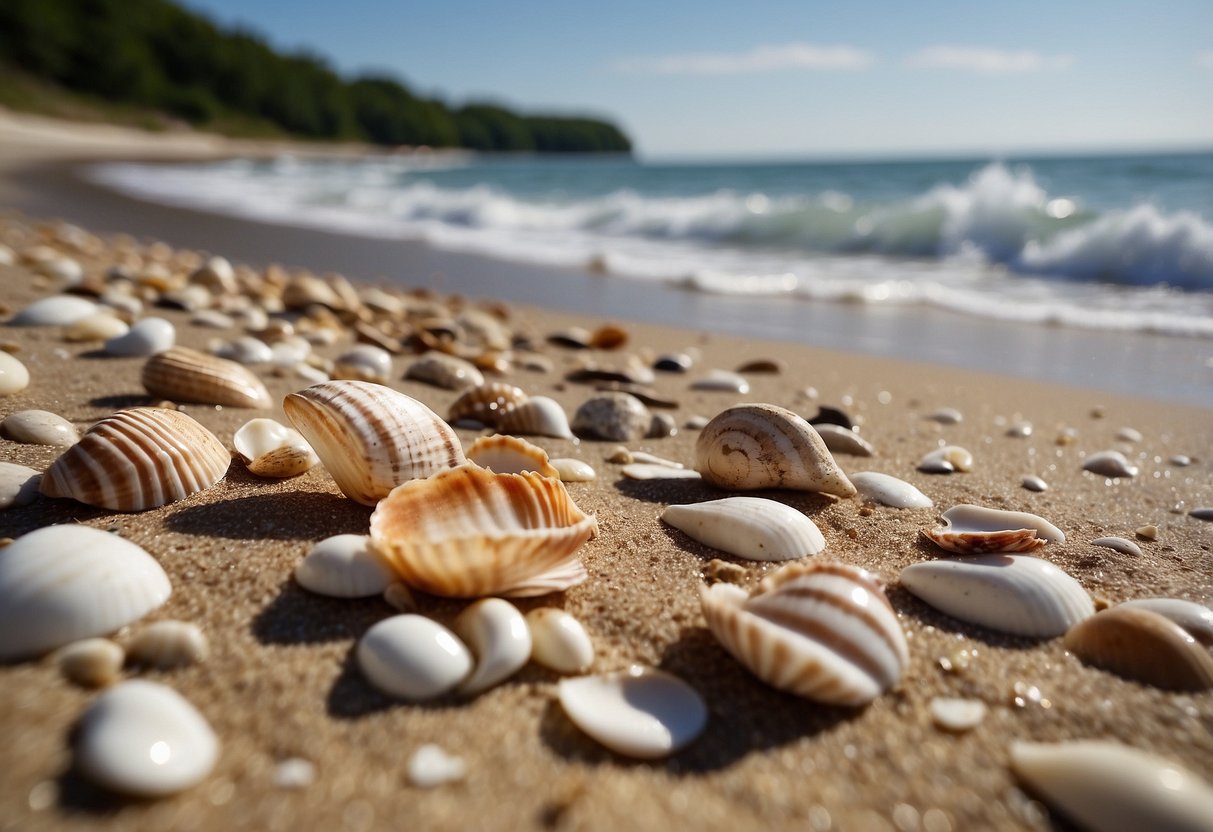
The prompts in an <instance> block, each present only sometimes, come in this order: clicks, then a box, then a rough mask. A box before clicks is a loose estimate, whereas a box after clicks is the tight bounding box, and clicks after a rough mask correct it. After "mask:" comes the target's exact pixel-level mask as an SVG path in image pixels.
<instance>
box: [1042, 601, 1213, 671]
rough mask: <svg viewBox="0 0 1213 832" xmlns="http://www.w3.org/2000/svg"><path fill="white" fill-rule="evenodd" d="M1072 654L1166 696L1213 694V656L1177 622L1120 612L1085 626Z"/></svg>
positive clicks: (1073, 637) (1075, 630) (1069, 641)
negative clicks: (1167, 693) (1169, 693)
mask: <svg viewBox="0 0 1213 832" xmlns="http://www.w3.org/2000/svg"><path fill="white" fill-rule="evenodd" d="M1065 645H1066V649H1068V650H1070V651H1071V652H1072V653H1074V655H1076V656H1078V658H1080V659H1082V660H1083V661H1084V662H1086V663H1087V664H1092V665H1095V666H1096V667H1102V668H1103V669H1104V670H1109V671H1111V672H1112V673H1115V674H1117V675H1118V676H1125V677H1127V678H1129V679H1135V680H1137V681H1139V682H1145V683H1146V684H1149V685H1154V686H1155V687H1158V688H1164V689H1166V690H1190V691H1199V690H1208V689H1210V688H1213V655H1210V653H1209V651H1208V650H1206V649H1205V648H1204V646H1203V645H1202V644H1201V643H1200V642H1198V641H1197V640H1196V639H1195V638H1194V637H1193V636H1192V634H1191V633H1189V632H1188V631H1187V630H1185V629H1183V628H1182V627H1180V626H1179V625H1178V624H1176V623H1175V622H1174V621H1171V620H1170V619H1168V618H1164V617H1163V616H1161V615H1159V614H1158V613H1156V612H1151V611H1150V610H1147V609H1141V608H1140V607H1126V606H1117V607H1112V608H1111V609H1107V610H1104V611H1103V612H1100V613H1097V614H1095V615H1093V616H1091V617H1090V618H1088V619H1086V620H1084V621H1081V622H1079V623H1078V624H1076V625H1074V626H1073V627H1071V628H1070V631H1069V632H1068V633H1066V639H1065Z"/></svg>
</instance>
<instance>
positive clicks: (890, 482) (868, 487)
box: [851, 471, 935, 508]
mask: <svg viewBox="0 0 1213 832" xmlns="http://www.w3.org/2000/svg"><path fill="white" fill-rule="evenodd" d="M851 483H852V484H853V485H854V486H855V488H856V490H857V491H859V493H860V494H861V495H863V497H865V498H866V499H868V500H871V501H872V502H874V503H880V504H881V505H882V506H890V507H892V508H930V507H931V506H933V505H935V503H934V502H932V501H931V498H930V497H928V496H927V495H926V494H923V493H922V492H921V491H919V490H918V489H917V488H915V487H914V486H913V485H910V483H908V482H906V481H905V480H899V479H897V477H892V476H889V475H888V474H881V473H878V472H876V471H862V472H860V473H858V474H852V475H851Z"/></svg>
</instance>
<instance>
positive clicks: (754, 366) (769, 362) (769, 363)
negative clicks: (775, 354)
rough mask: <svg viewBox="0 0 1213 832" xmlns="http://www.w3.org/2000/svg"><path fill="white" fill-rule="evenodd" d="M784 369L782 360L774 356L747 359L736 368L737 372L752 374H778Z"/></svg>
mask: <svg viewBox="0 0 1213 832" xmlns="http://www.w3.org/2000/svg"><path fill="white" fill-rule="evenodd" d="M783 370H784V367H783V362H782V361H779V360H777V359H774V358H756V359H754V360H753V361H747V362H745V363H744V364H742V365H741V366H740V367H738V368H737V372H739V373H751V374H754V375H778V374H779V373H782V372H783Z"/></svg>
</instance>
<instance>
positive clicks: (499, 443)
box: [466, 434, 560, 478]
mask: <svg viewBox="0 0 1213 832" xmlns="http://www.w3.org/2000/svg"><path fill="white" fill-rule="evenodd" d="M466 456H467V459H468V461H469V462H474V463H476V464H477V465H479V466H480V467H481V468H487V469H488V470H490V471H494V472H496V473H498V474H521V473H523V472H524V471H534V472H536V473H537V474H542V475H543V476H545V477H556V478H559V477H560V472H559V471H557V470H556V469H555V468H554V467H553V466H552V464H551V463H550V462H548V454H547V451H545V450H544V449H543V448H540V447H539V446H538V445H532V444H531V443H530V442H527V441H526V440H525V439H519V438H518V437H517V436H502V435H501V434H496V435H494V436H481V437H480V438H479V439H477V440H476V441H475V442H473V443H472V447H470V448H468V449H467V453H466Z"/></svg>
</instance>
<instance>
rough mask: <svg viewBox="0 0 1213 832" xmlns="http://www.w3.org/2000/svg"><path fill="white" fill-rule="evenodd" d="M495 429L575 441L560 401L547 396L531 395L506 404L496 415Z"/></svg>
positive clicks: (503, 431)
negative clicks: (525, 398)
mask: <svg viewBox="0 0 1213 832" xmlns="http://www.w3.org/2000/svg"><path fill="white" fill-rule="evenodd" d="M497 430H499V431H501V432H502V433H516V434H521V435H523V436H552V437H555V438H557V439H571V440H573V441H574V442H575V441H577V438H576V437H575V436H574V435H573V429H572V428H571V427H570V426H569V417H568V416H566V415H565V412H564V408H562V407H561V406H560V402H558V401H556V400H555V399H550V398H548V397H547V396H531V397H530V398H529V399H527V400H526V401H522V402H518V403H517V404H513V405H508V406H506V407H505V409H504V410H502V411H501V414H500V415H499V416H498V417H497Z"/></svg>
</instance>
